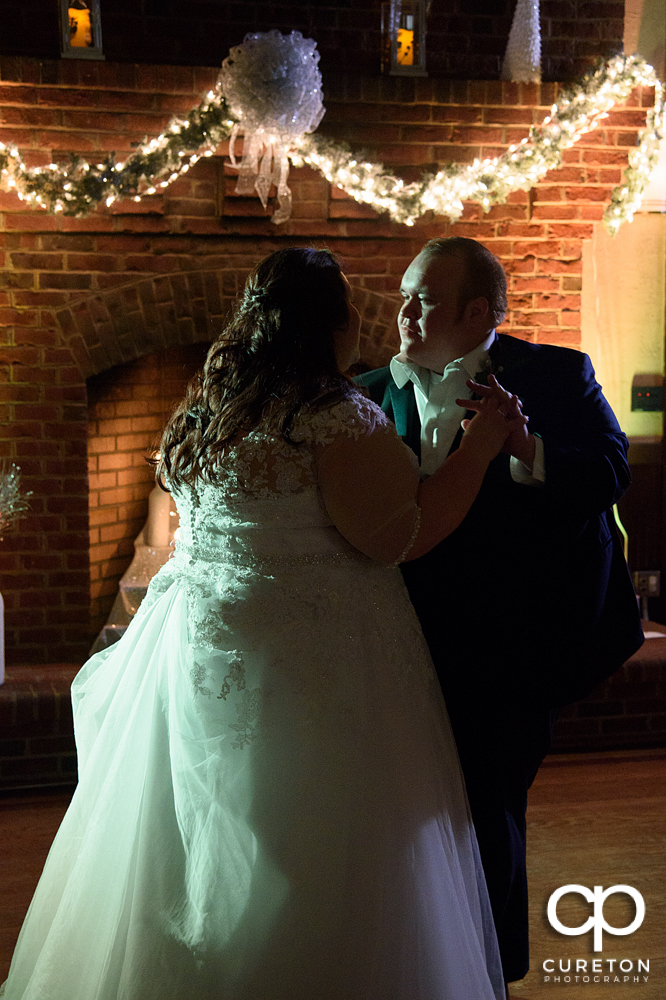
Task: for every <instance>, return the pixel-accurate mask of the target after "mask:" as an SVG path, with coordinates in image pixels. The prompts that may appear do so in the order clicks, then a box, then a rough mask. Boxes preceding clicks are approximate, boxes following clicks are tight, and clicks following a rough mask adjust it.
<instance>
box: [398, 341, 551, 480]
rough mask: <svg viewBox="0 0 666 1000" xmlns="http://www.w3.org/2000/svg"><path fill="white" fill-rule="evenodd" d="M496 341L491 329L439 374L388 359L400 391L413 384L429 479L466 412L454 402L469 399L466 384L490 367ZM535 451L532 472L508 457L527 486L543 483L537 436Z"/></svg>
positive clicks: (423, 469)
mask: <svg viewBox="0 0 666 1000" xmlns="http://www.w3.org/2000/svg"><path fill="white" fill-rule="evenodd" d="M494 340H495V331H494V330H492V331H491V332H490V333H489V334H488V336H487V337H486V339H485V340H484V341H483V342H482V343H481V344H479V345H478V346H477V347H475V348H474V349H473V350H471V351H470V352H469V353H468V354H466V355H465V356H464V357H462V358H456V360H455V361H451V362H450V364H448V365H447V366H446V368H445V369H444V371H443V372H442V374H441V375H440V374H439V373H438V372H433V371H430V369H429V368H422V367H421V366H420V365H415V364H413V363H412V362H411V361H401V360H400V358H399V357H395V358H392V359H391V365H390V370H391V375H392V377H393V381H394V382H395V384H396V385H397V387H398V388H399V389H402V388H403V386H405V385H406V384H407V382H413V383H414V395H415V397H416V406H417V409H418V412H419V418H420V420H421V474H422V475H423V476H430V475H432V473H433V472H435V471H436V470H437V469H438V468H439V467H440V465H441V464H442V462H443V461H444V459H445V458H446V456H447V455H448V453H449V451H450V449H451V445H452V444H453V441H454V439H455V436H456V434H457V433H458V428H459V427H460V422H461V420H463V419H464V416H465V411H464V410H463V409H462V408H461V407H460V406H458V405H457V404H456V399H457V398H461V399H469V396H470V390H469V388H468V387H467V385H465V383H466V381H467V379H468V378H472V379H473V378H474V377H475V375H478V373H479V372H480V371H484V370H486V369H489V368H490V358H489V355H488V348H489V347H490V345H491V344H492V343H493V341H494ZM535 442H536V452H535V455H534V464H533V466H532V469H530V468H529V467H528V466H527V465H525V464H524V463H523V462H521V461H520V460H519V459H517V458H514V457H513V456H511V461H510V470H511V477H512V479H513V480H514V481H515V482H517V483H522V484H523V485H526V486H541V485H542V484H543V483H544V482H545V480H546V473H545V467H544V455H543V441H542V440H541V438H539V437H536V438H535Z"/></svg>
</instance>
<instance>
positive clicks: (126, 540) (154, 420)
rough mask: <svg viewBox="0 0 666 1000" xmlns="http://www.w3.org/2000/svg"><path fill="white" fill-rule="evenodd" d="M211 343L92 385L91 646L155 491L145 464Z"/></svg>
mask: <svg viewBox="0 0 666 1000" xmlns="http://www.w3.org/2000/svg"><path fill="white" fill-rule="evenodd" d="M208 346H209V345H208V344H207V343H198V344H188V345H186V346H179V347H169V348H167V349H165V350H162V351H157V352H155V353H154V354H149V355H147V356H145V357H142V358H139V359H138V360H136V361H130V362H129V363H127V364H124V365H118V366H117V367H115V368H109V369H107V370H106V371H104V372H101V373H100V374H99V375H93V376H91V377H90V378H89V379H88V380H87V387H88V463H89V473H88V475H89V516H90V604H91V620H90V631H91V641H93V639H95V638H96V637H97V636H98V635H99V633H100V632H101V630H102V628H103V627H104V625H105V624H106V622H107V620H108V618H109V614H110V612H111V608H112V606H113V603H114V600H115V598H116V595H117V594H118V585H119V582H120V579H121V577H122V576H123V574H124V573H125V571H126V570H127V569H128V567H129V566H130V563H131V562H132V559H133V557H134V554H135V547H134V543H135V540H136V538H137V536H138V535H139V532H140V531H141V530H142V528H143V526H144V523H145V521H146V517H147V515H148V498H149V496H150V493H151V490H152V489H153V487H154V485H155V477H154V472H153V469H152V467H151V466H150V465H149V464H148V462H147V461H146V458H147V456H148V454H149V453H150V452H151V451H152V450H154V449H155V447H156V445H157V443H158V442H159V438H160V435H161V432H162V429H163V427H164V425H165V423H166V421H167V419H168V417H169V415H170V413H171V411H172V410H173V407H174V405H175V404H176V403H177V402H178V401H179V400H180V399H181V398H182V396H183V394H184V392H185V387H186V385H187V383H188V382H189V380H190V379H191V378H192V376H193V375H194V374H195V373H196V372H197V371H198V370H199V369H200V368H201V367H202V365H203V363H204V361H205V358H206V353H207V351H208Z"/></svg>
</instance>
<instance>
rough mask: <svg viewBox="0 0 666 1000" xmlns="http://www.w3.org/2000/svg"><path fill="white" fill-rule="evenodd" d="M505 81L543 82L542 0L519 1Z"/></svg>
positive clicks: (507, 51) (503, 76)
mask: <svg viewBox="0 0 666 1000" xmlns="http://www.w3.org/2000/svg"><path fill="white" fill-rule="evenodd" d="M501 79H502V80H511V82H512V83H541V26H540V24H539V0H518V3H517V4H516V10H515V13H514V15H513V22H512V24H511V32H510V34H509V41H508V43H507V46H506V52H505V54H504V62H503V63H502V73H501Z"/></svg>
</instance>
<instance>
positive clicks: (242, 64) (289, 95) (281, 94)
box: [220, 30, 326, 223]
mask: <svg viewBox="0 0 666 1000" xmlns="http://www.w3.org/2000/svg"><path fill="white" fill-rule="evenodd" d="M318 62H319V53H318V52H317V44H316V42H314V41H313V40H312V39H311V38H303V35H302V34H301V33H300V31H292V32H291V34H289V35H282V34H281V33H280V32H279V31H275V30H273V31H268V32H265V33H263V32H262V33H257V34H250V35H246V36H245V38H244V39H243V44H242V45H237V46H236V47H235V48H233V49H231V51H230V53H229V55H228V56H227V58H226V59H225V60H224V62H223V63H222V72H221V73H220V86H221V87H222V90H223V92H224V94H225V97H226V100H227V103H228V105H229V109H230V111H231V112H232V114H233V115H235V117H237V118H238V119H239V120H238V123H237V124H236V125H235V126H234V128H233V131H232V133H231V136H230V138H229V156H230V158H231V163H232V166H234V167H237V168H238V169H239V171H240V173H239V176H238V183H237V185H236V193H237V194H251V193H252V191H253V190H255V191H256V192H257V194H258V195H259V197H260V198H261V203H262V205H263V206H264V208H265V207H266V203H267V200H268V192H269V190H270V186H271V184H275V185H276V186H277V193H278V207H277V209H276V211H275V212H274V213H273V222H276V223H280V222H285V221H286V220H287V219H288V218H289V216H290V215H291V191H290V190H289V187H288V185H287V178H288V175H289V158H288V156H287V150H288V149H289V147H290V146H291V145H293V144H294V142H295V141H296V140H297V139H299V138H300V137H301V136H302V135H303V134H304V133H305V132H314V130H315V129H316V127H317V125H318V124H319V122H320V121H321V120H322V118H323V116H324V111H325V110H326V109H325V108H324V106H323V104H322V90H321V73H320V72H319V68H318V65H317V64H318ZM239 132H243V136H244V142H243V158H242V160H241V162H240V164H239V163H238V161H237V160H236V157H235V155H234V144H235V141H236V138H237V136H238V134H239Z"/></svg>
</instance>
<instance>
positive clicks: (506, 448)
mask: <svg viewBox="0 0 666 1000" xmlns="http://www.w3.org/2000/svg"><path fill="white" fill-rule="evenodd" d="M467 385H468V386H469V388H470V389H471V390H472V392H474V393H475V394H476V395H477V396H481V397H482V398H483V399H495V400H496V401H497V404H498V407H499V409H500V410H501V412H502V413H503V414H504V415H505V417H506V418H507V420H515V419H516V418H517V417H520V416H523V408H522V403H521V402H520V400H519V399H518V397H517V396H516V395H515V393H514V394H513V395H512V394H511V393H510V392H507V390H506V389H504V388H503V387H502V386H501V385H500V384H499V382H498V381H497V379H496V378H495V376H494V375H489V376H488V385H487V386H486V385H481V384H480V383H478V382H474V381H472V379H469V380H468V382H467ZM456 402H457V403H458V404H459V405H460V406H465V407H466V408H467V409H469V410H478V402H479V400H470V399H460V400H456ZM528 419H529V418H527V419H525V420H524V421H522V422H521V423H518V424H516V425H515V427H514V429H513V431H511V433H510V434H508V435H507V438H506V440H505V442H504V445H503V446H502V449H501V450H502V451H503V452H506V454H507V455H513V456H515V458H518V459H520V461H521V462H523V463H524V464H525V465H526V466H527V467H528V468H530V469H531V468H532V463H533V461H534V452H535V442H534V438H533V437H532V435H531V434H530V433H529V431H528V429H527V420H528ZM464 426H465V421H463V427H464Z"/></svg>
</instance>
